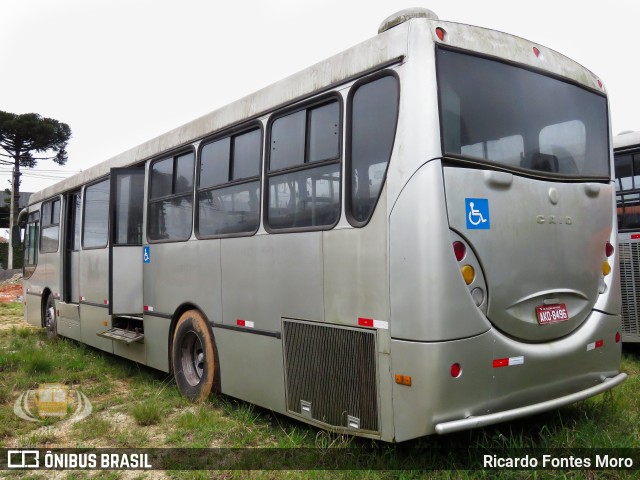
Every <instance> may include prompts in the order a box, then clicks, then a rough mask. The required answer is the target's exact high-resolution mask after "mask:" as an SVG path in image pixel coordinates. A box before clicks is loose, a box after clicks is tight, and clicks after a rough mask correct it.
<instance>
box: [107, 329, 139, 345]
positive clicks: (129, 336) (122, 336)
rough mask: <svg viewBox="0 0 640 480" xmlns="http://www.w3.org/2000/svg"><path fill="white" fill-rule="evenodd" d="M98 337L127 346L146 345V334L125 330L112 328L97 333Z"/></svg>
mask: <svg viewBox="0 0 640 480" xmlns="http://www.w3.org/2000/svg"><path fill="white" fill-rule="evenodd" d="M96 335H98V336H99V337H104V338H109V339H111V340H115V341H116V342H123V343H126V344H129V343H133V342H140V343H144V342H143V339H144V333H140V332H136V331H133V330H124V329H123V328H110V329H109V330H106V331H104V332H101V333H97V334H96Z"/></svg>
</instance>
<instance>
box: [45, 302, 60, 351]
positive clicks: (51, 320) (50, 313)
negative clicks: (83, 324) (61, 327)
mask: <svg viewBox="0 0 640 480" xmlns="http://www.w3.org/2000/svg"><path fill="white" fill-rule="evenodd" d="M43 323H44V327H45V328H46V329H47V338H48V339H49V340H56V339H57V338H58V320H57V317H56V302H55V300H54V298H53V294H52V293H50V294H49V296H48V297H47V303H46V304H45V306H44V322H43Z"/></svg>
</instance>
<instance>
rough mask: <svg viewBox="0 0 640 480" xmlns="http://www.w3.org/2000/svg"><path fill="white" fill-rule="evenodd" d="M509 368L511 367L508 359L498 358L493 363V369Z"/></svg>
mask: <svg viewBox="0 0 640 480" xmlns="http://www.w3.org/2000/svg"><path fill="white" fill-rule="evenodd" d="M508 366H509V359H508V358H497V359H496V360H494V361H493V368H500V367H508Z"/></svg>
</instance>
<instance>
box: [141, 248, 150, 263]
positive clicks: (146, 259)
mask: <svg viewBox="0 0 640 480" xmlns="http://www.w3.org/2000/svg"><path fill="white" fill-rule="evenodd" d="M142 260H143V262H144V263H151V252H150V248H149V245H147V246H146V247H144V248H143V249H142Z"/></svg>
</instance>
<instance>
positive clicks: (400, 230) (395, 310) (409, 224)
mask: <svg viewBox="0 0 640 480" xmlns="http://www.w3.org/2000/svg"><path fill="white" fill-rule="evenodd" d="M443 192H444V185H443V178H442V169H441V162H440V161H438V160H434V161H431V162H429V163H427V164H426V165H424V166H423V167H422V168H420V169H419V170H418V171H417V172H416V173H415V175H414V176H413V177H412V178H411V180H410V181H409V182H408V183H407V185H406V186H405V188H404V190H403V191H402V194H401V195H400V197H399V198H398V200H397V201H396V203H395V205H394V206H393V209H392V211H391V215H390V219H389V242H390V248H389V252H390V253H389V255H390V267H389V268H390V302H391V317H392V318H391V322H390V327H391V336H392V337H393V338H403V339H412V340H416V341H442V340H452V339H456V338H463V337H469V336H472V335H479V334H481V333H482V332H485V331H487V330H488V329H489V328H490V323H489V322H488V321H487V319H486V318H485V317H484V316H483V315H482V312H481V311H480V310H479V309H478V308H477V307H476V306H475V304H474V303H473V300H472V299H471V295H470V293H469V290H468V288H467V286H466V284H465V283H464V280H463V278H462V275H461V273H460V267H459V265H458V262H457V261H456V259H455V256H454V253H453V247H452V245H451V236H450V234H449V222H448V219H447V207H446V204H445V197H444V195H443Z"/></svg>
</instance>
